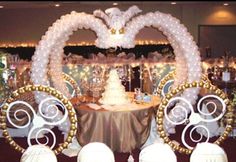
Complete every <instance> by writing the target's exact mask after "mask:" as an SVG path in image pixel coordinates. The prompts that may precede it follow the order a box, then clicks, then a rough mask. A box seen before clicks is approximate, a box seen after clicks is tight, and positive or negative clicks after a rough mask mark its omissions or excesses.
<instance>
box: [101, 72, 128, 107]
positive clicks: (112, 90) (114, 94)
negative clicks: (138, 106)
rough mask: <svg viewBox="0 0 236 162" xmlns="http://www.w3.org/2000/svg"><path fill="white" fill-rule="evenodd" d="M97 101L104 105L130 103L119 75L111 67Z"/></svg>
mask: <svg viewBox="0 0 236 162" xmlns="http://www.w3.org/2000/svg"><path fill="white" fill-rule="evenodd" d="M99 102H100V103H101V104H104V105H123V104H128V103H130V101H129V99H128V96H127V94H126V93H125V87H124V86H123V85H122V83H121V81H120V78H119V75H118V73H117V71H116V70H115V69H112V70H111V71H110V73H109V78H108V79H107V82H106V86H105V91H104V92H103V94H102V98H100V100H99Z"/></svg>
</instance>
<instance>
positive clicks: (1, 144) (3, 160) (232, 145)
mask: <svg viewBox="0 0 236 162" xmlns="http://www.w3.org/2000/svg"><path fill="white" fill-rule="evenodd" d="M177 132H178V131H177ZM179 135H180V134H175V135H174V138H176V137H177V138H178V136H179ZM59 138H60V136H59ZM14 140H15V141H16V142H17V143H18V144H19V145H20V146H25V145H26V138H14ZM222 147H223V148H224V150H225V151H226V153H227V155H228V160H229V161H228V162H235V161H236V156H235V150H236V138H232V137H230V138H228V139H227V140H226V141H225V142H224V144H223V145H222ZM139 153H140V150H139V149H136V150H133V152H132V155H133V157H134V159H135V162H138V159H139ZM114 154H115V160H116V162H127V159H128V157H129V153H117V152H115V153H114ZM176 155H177V158H178V162H189V156H187V155H183V154H179V153H176ZM20 157H21V154H20V153H18V152H16V151H14V150H13V149H12V148H11V147H10V146H9V145H8V144H7V143H5V140H4V139H3V138H0V162H19V161H20ZM57 158H58V162H77V157H73V158H70V157H67V156H65V155H63V154H60V155H58V156H57Z"/></svg>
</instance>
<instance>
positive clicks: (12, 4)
mask: <svg viewBox="0 0 236 162" xmlns="http://www.w3.org/2000/svg"><path fill="white" fill-rule="evenodd" d="M115 2H116V3H118V5H117V6H131V5H140V6H145V5H153V4H157V5H158V4H159V5H160V4H161V5H171V2H173V1H0V5H1V6H3V7H4V9H14V8H48V7H54V6H55V4H60V7H74V6H75V5H76V6H80V7H83V6H85V7H88V6H96V7H99V6H112V5H113V3H115ZM175 2H176V5H222V4H223V3H226V2H227V3H229V5H236V2H235V1H175Z"/></svg>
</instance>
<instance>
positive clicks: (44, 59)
mask: <svg viewBox="0 0 236 162" xmlns="http://www.w3.org/2000/svg"><path fill="white" fill-rule="evenodd" d="M140 12H141V10H140V9H139V8H138V7H137V6H132V7H130V8H129V9H128V10H127V11H125V12H123V11H120V10H119V9H118V8H110V9H107V10H106V11H105V13H104V12H103V11H101V10H96V11H94V14H93V15H91V14H86V13H84V12H82V13H77V12H75V11H72V12H71V13H70V14H67V15H64V16H62V17H61V18H60V19H58V20H57V21H56V22H55V23H53V25H52V26H51V27H49V29H48V31H47V32H46V34H45V35H44V36H43V37H42V39H41V40H40V42H39V44H38V45H37V47H36V50H35V53H34V56H33V57H32V61H33V62H32V73H31V79H32V81H33V83H34V84H35V85H39V84H40V85H48V82H49V81H48V76H47V73H48V71H50V74H51V78H52V82H53V86H54V87H55V88H56V89H57V90H59V91H60V92H63V94H64V95H65V96H67V97H69V98H70V97H71V96H70V94H69V91H68V89H67V87H66V84H65V82H64V81H63V75H62V74H63V72H62V57H63V53H64V50H63V48H64V46H65V45H66V42H67V41H68V40H69V37H70V35H72V34H73V32H74V31H76V30H78V29H82V28H85V29H90V30H93V31H94V32H95V33H96V35H97V39H96V41H95V45H96V46H97V47H99V48H110V47H117V46H120V47H123V48H133V47H134V46H135V36H136V35H137V34H138V32H139V31H140V30H141V29H142V28H144V27H154V28H157V29H159V30H160V31H162V32H163V34H164V35H165V36H166V37H167V39H168V41H169V42H170V44H171V46H172V47H173V49H174V53H175V56H176V57H175V59H176V76H175V79H174V80H175V81H174V85H173V87H177V86H178V85H180V84H181V83H184V82H185V81H187V82H193V81H200V78H201V75H202V68H201V62H200V60H201V59H200V53H199V50H198V47H197V45H196V43H195V42H194V40H193V37H192V36H191V34H190V33H189V32H188V31H187V29H186V27H185V26H184V25H183V24H181V23H180V21H179V20H178V19H177V18H175V17H173V16H171V15H170V14H165V13H162V12H159V11H156V12H149V13H146V14H145V15H138V16H136V17H134V16H135V15H137V14H138V13H140ZM132 17H133V18H132ZM101 18H102V19H103V20H102V19H101ZM131 18H132V19H131ZM104 20H105V22H106V24H104ZM49 60H50V62H49ZM198 93H199V90H198V89H197V88H191V89H187V90H185V91H184V92H183V94H182V97H185V98H187V99H188V100H189V101H190V103H191V104H194V103H195V101H196V99H197V95H198ZM35 98H36V101H37V102H38V103H39V102H40V101H42V100H43V99H45V98H46V94H44V93H42V92H38V93H36V94H35ZM178 113H179V115H178V116H172V117H170V118H172V120H174V121H178V120H181V119H182V115H181V113H183V112H178ZM169 126H170V125H168V123H167V124H166V127H167V128H168V127H169ZM169 130H170V131H171V129H169Z"/></svg>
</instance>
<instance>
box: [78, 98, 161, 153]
mask: <svg viewBox="0 0 236 162" xmlns="http://www.w3.org/2000/svg"><path fill="white" fill-rule="evenodd" d="M154 101H155V102H154ZM159 101H160V99H158V98H157V97H156V98H155V100H152V102H150V103H148V104H134V103H132V106H131V107H127V108H125V106H123V108H119V109H117V110H114V109H113V110H112V111H110V110H105V109H103V108H101V109H99V110H94V109H92V108H90V107H89V106H88V105H87V104H80V105H79V106H77V107H76V112H77V116H78V133H77V139H78V141H79V143H80V145H82V146H84V145H86V144H88V143H90V142H103V143H105V144H107V145H108V146H109V147H110V148H111V149H112V150H113V151H117V152H131V151H132V150H133V149H135V148H140V147H141V146H142V145H143V144H144V143H145V142H146V140H147V138H148V136H149V134H150V127H151V119H152V117H153V115H154V112H155V108H157V105H158V104H159Z"/></svg>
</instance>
